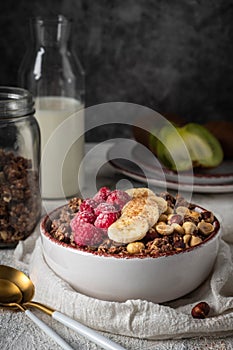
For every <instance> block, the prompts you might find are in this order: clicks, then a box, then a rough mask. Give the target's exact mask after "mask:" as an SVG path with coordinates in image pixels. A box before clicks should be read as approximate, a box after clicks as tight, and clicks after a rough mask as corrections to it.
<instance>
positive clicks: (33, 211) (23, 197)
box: [0, 149, 41, 247]
mask: <svg viewBox="0 0 233 350" xmlns="http://www.w3.org/2000/svg"><path fill="white" fill-rule="evenodd" d="M38 176H39V175H38V173H37V172H36V171H34V170H33V169H32V161H31V160H30V159H26V158H24V157H21V156H17V155H14V153H13V152H5V151H4V150H2V149H0V246H2V247H4V246H11V245H12V246H14V245H15V244H16V243H17V242H18V241H19V240H21V239H24V238H26V237H27V236H28V235H29V234H30V233H31V232H32V231H33V229H34V227H35V225H36V223H37V221H38V219H39V217H40V209H41V202H40V189H39V178H38Z"/></svg>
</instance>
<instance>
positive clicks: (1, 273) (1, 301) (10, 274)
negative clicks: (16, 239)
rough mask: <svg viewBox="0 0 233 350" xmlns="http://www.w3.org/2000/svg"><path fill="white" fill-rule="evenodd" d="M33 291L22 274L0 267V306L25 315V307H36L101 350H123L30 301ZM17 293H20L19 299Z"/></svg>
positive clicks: (4, 266)
mask: <svg viewBox="0 0 233 350" xmlns="http://www.w3.org/2000/svg"><path fill="white" fill-rule="evenodd" d="M1 283H3V284H2V286H3V288H1ZM12 285H15V287H16V288H17V289H18V290H17V289H16V288H14V287H13V286H12ZM8 288H9V289H8ZM34 291H35V288H34V285H33V283H32V281H31V280H30V279H29V278H28V277H27V276H26V275H25V274H24V273H23V272H21V271H19V270H16V269H14V268H13V267H10V266H6V265H0V305H2V306H6V307H19V308H20V309H21V310H22V311H25V312H26V313H28V312H30V311H29V310H27V309H26V307H28V306H32V307H36V308H37V309H40V310H41V311H43V312H45V313H46V314H48V315H50V316H52V317H53V318H54V319H55V320H57V321H59V322H61V323H62V324H64V325H66V326H67V327H70V328H71V329H73V330H74V331H76V332H78V333H79V334H81V335H83V336H85V337H87V338H88V339H89V340H91V341H93V342H94V343H96V344H97V345H100V346H101V347H102V348H103V349H106V350H125V349H124V348H123V347H122V346H120V345H118V344H116V343H114V342H113V341H111V340H110V339H108V338H105V337H104V336H102V335H101V334H99V333H98V332H96V331H94V330H93V329H91V328H89V327H87V326H84V325H83V324H81V323H79V322H77V321H75V320H73V319H71V318H70V317H68V316H66V315H64V314H62V313H61V312H59V311H56V310H54V309H52V308H50V307H48V306H45V305H43V304H41V303H37V302H34V301H31V299H32V298H33V296H34ZM11 293H12V299H11V298H10V296H11ZM19 293H21V296H22V297H21V299H20V295H19ZM17 298H18V299H17ZM6 300H7V302H6ZM32 315H33V314H32ZM33 316H34V315H33ZM34 317H35V316H34ZM62 340H63V339H62ZM63 342H64V340H63Z"/></svg>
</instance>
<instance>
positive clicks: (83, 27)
mask: <svg viewBox="0 0 233 350" xmlns="http://www.w3.org/2000/svg"><path fill="white" fill-rule="evenodd" d="M54 13H61V14H64V15H66V16H68V17H72V18H73V20H74V38H73V47H74V50H75V51H76V53H77V54H78V56H79V58H80V61H81V62H82V65H83V67H84V69H85V72H86V106H92V105H95V104H98V103H103V102H109V101H126V102H133V103H137V104H141V105H144V106H147V107H151V108H153V109H155V110H156V111H159V112H161V113H169V114H170V113H171V114H177V115H179V116H181V117H182V118H184V119H185V120H187V121H188V120H192V121H198V122H203V121H206V120H211V119H225V120H232V119H233V114H232V110H233V1H229V0H219V1H213V0H212V1H211V0H200V1H194V0H180V1H173V0H170V1H162V0H160V1H159V0H141V1H140V0H122V1H111V0H102V1H101V0H95V1H93V0H60V1H59V0H52V1H51V0H27V1H26V0H18V1H15V0H7V1H1V4H0V31H1V35H0V52H1V55H0V84H1V85H16V84H17V70H18V67H19V64H20V62H21V60H22V57H23V55H24V53H25V50H26V48H27V45H28V41H29V28H28V19H29V17H31V16H35V15H48V14H54ZM121 131H122V130H121ZM109 132H110V133H114V132H117V128H112V129H111V131H109ZM111 136H112V135H111ZM98 138H101V131H99V132H95V133H94V135H92V140H94V139H98Z"/></svg>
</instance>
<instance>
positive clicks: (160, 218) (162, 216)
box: [158, 214, 167, 222]
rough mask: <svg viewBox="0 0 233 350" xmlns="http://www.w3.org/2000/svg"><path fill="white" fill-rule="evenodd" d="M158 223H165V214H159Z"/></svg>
mask: <svg viewBox="0 0 233 350" xmlns="http://www.w3.org/2000/svg"><path fill="white" fill-rule="evenodd" d="M158 221H164V222H167V215H166V214H161V215H160V217H159V220H158Z"/></svg>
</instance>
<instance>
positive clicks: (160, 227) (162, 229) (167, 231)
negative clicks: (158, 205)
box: [155, 222, 174, 235]
mask: <svg viewBox="0 0 233 350" xmlns="http://www.w3.org/2000/svg"><path fill="white" fill-rule="evenodd" d="M155 228H156V230H157V232H158V233H160V234H161V235H171V234H172V233H173V232H174V228H173V227H172V226H170V225H167V224H166V223H165V222H159V223H158V224H157V225H156V226H155Z"/></svg>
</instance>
